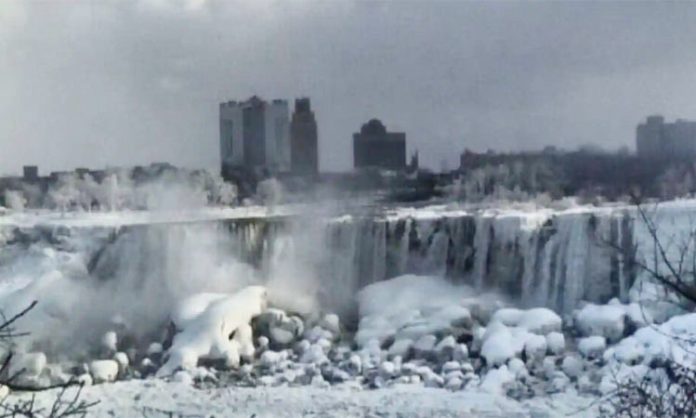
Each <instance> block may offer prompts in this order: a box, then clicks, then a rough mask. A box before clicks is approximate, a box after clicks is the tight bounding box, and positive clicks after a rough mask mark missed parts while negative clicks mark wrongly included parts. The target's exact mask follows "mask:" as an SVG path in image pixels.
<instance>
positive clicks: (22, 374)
mask: <svg viewBox="0 0 696 418" xmlns="http://www.w3.org/2000/svg"><path fill="white" fill-rule="evenodd" d="M46 363H47V360H46V355H45V354H44V353H41V352H35V353H17V354H15V355H14V356H13V357H12V360H11V361H10V366H9V368H8V371H7V373H8V375H9V376H17V377H18V378H19V380H20V381H23V380H24V379H32V378H36V377H38V376H39V375H40V374H41V373H42V372H43V371H44V369H45V368H46Z"/></svg>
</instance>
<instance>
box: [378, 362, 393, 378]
mask: <svg viewBox="0 0 696 418" xmlns="http://www.w3.org/2000/svg"><path fill="white" fill-rule="evenodd" d="M379 373H380V374H381V375H382V377H383V378H385V379H391V378H392V377H394V376H395V375H396V367H395V366H394V363H392V362H391V361H385V362H383V363H382V364H380V365H379Z"/></svg>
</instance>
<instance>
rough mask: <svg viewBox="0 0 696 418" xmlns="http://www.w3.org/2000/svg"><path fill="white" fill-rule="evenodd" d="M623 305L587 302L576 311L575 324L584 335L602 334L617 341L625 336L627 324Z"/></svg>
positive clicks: (610, 339)
mask: <svg viewBox="0 0 696 418" xmlns="http://www.w3.org/2000/svg"><path fill="white" fill-rule="evenodd" d="M626 318H627V314H626V308H625V307H624V306H623V305H620V304H619V305H595V304H592V303H590V304H587V305H585V306H584V307H583V308H582V309H580V310H579V311H577V312H576V313H575V326H576V327H577V329H578V330H579V331H580V333H581V334H582V335H583V336H586V337H589V336H595V335H598V336H602V337H604V338H606V339H607V340H608V341H611V342H616V341H618V340H620V339H621V338H623V336H624V328H625V325H626Z"/></svg>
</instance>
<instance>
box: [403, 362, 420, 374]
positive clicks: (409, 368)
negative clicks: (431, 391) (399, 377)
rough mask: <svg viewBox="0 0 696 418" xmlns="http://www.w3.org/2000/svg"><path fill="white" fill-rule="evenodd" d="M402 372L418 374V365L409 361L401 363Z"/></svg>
mask: <svg viewBox="0 0 696 418" xmlns="http://www.w3.org/2000/svg"><path fill="white" fill-rule="evenodd" d="M401 373H403V374H416V373H418V366H416V365H415V364H413V363H411V362H408V363H404V364H402V365H401Z"/></svg>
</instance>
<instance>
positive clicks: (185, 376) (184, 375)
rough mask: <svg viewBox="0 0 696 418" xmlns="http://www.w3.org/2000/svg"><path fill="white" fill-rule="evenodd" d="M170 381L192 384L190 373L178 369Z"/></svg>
mask: <svg viewBox="0 0 696 418" xmlns="http://www.w3.org/2000/svg"><path fill="white" fill-rule="evenodd" d="M172 381H173V382H178V383H183V384H185V385H193V376H191V373H189V372H187V371H185V370H179V371H178V372H176V373H174V376H172Z"/></svg>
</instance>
